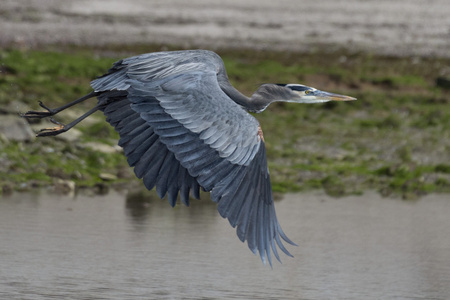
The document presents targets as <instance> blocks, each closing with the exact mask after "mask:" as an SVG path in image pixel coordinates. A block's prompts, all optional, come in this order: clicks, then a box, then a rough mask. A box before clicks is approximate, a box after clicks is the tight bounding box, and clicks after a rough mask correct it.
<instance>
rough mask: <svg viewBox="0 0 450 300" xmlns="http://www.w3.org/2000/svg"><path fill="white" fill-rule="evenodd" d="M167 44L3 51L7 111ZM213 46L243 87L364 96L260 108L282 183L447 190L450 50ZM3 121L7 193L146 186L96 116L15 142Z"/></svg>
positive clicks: (339, 189) (62, 97)
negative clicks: (273, 85) (269, 85)
mask: <svg viewBox="0 0 450 300" xmlns="http://www.w3.org/2000/svg"><path fill="white" fill-rule="evenodd" d="M178 48H179V47H178ZM162 49H171V48H170V47H167V46H165V45H124V46H118V45H117V46H111V45H109V46H99V47H88V46H73V45H47V46H45V47H41V49H40V50H23V49H22V50H18V49H16V48H10V49H8V50H2V51H0V58H1V61H2V66H1V72H0V103H1V105H2V107H3V108H4V109H3V114H2V116H1V117H2V118H4V117H5V116H8V118H10V115H11V114H12V115H14V116H16V117H17V114H18V113H20V112H25V111H27V110H29V109H37V108H38V105H37V102H38V101H43V102H44V103H45V104H47V105H48V106H50V107H55V106H58V105H61V104H63V103H66V102H68V101H71V100H73V99H76V98H78V97H80V96H81V95H84V94H86V93H88V92H89V91H90V87H89V82H90V80H91V79H93V78H95V77H96V76H99V75H101V74H103V73H104V72H105V71H106V70H107V69H108V68H109V67H110V66H111V64H112V63H113V62H114V61H116V60H118V59H120V58H122V57H124V56H129V55H133V54H137V53H143V52H151V51H159V50H162ZM218 52H219V54H221V56H222V57H223V59H224V61H225V64H226V67H227V71H228V74H229V77H230V81H231V82H232V83H233V85H234V86H236V88H238V89H239V90H241V91H242V92H244V93H245V94H247V95H251V93H252V92H253V91H254V90H255V89H256V88H257V86H258V85H259V84H261V83H265V82H286V83H289V82H296V83H303V84H306V85H310V86H314V87H316V88H319V89H323V90H327V91H332V92H336V93H342V94H347V95H351V96H354V97H357V98H358V101H354V102H351V103H326V104H318V105H299V104H289V103H284V104H283V103H278V104H274V105H271V106H270V107H269V109H268V110H267V111H265V112H263V113H261V114H257V115H255V117H256V118H258V120H259V121H260V123H261V126H262V128H263V130H264V136H265V139H266V146H267V154H268V161H269V168H270V171H271V179H272V183H273V188H274V191H275V192H282V193H284V192H288V191H301V190H309V189H316V188H322V189H324V190H325V191H326V192H327V193H328V194H330V195H333V196H342V195H347V194H355V193H361V192H362V191H364V190H366V189H376V190H378V191H380V192H381V193H382V194H383V195H386V196H387V195H392V194H395V195H400V196H402V197H404V198H415V197H418V196H420V195H423V194H426V193H430V192H450V165H449V164H448V162H449V161H450V121H449V120H450V112H449V111H448V109H447V108H448V105H449V102H450V89H449V87H448V74H449V73H448V72H449V66H450V60H449V59H445V58H430V57H428V58H424V57H413V58H410V57H391V56H383V55H373V54H367V53H363V52H361V53H353V52H347V51H336V52H332V53H318V52H316V53H299V52H285V51H283V52H278V51H255V50H235V49H231V50H226V49H222V50H221V51H218ZM92 105H93V102H91V103H83V104H81V105H80V106H79V107H77V108H74V109H73V110H71V111H69V112H67V113H66V114H62V115H61V116H59V117H58V120H59V121H62V122H63V123H68V122H70V121H71V120H73V119H74V118H76V116H79V115H81V114H82V113H83V111H85V110H87V109H88V108H90V107H92ZM13 119H14V118H13ZM17 119H19V118H18V117H17V118H16V119H15V121H14V122H16V121H17ZM20 121H24V120H22V119H20ZM21 124H22V125H23V123H21ZM22 125H21V126H22ZM25 125H26V126H28V125H27V124H25ZM26 126H25V128H26ZM48 126H52V124H49V122H48V121H43V122H42V123H34V124H30V128H32V129H33V130H37V129H39V128H43V127H48ZM0 127H1V126H0ZM2 128H3V130H4V133H3V134H2V139H0V147H1V149H2V154H1V155H0V180H1V186H2V189H3V191H4V192H8V191H11V190H28V189H30V188H35V187H43V186H53V187H54V188H56V189H62V191H65V190H73V189H77V188H83V187H89V188H92V187H95V188H96V189H97V190H99V191H103V190H104V189H105V188H108V187H110V186H114V185H121V186H127V185H130V184H131V185H132V186H136V187H137V186H142V185H141V184H140V183H139V181H138V180H137V179H135V178H134V175H133V172H132V170H131V168H129V167H128V166H127V163H126V158H125V157H124V155H123V154H122V153H121V149H120V148H119V147H117V146H115V145H116V144H117V139H118V136H117V134H116V133H115V132H114V130H113V129H112V128H111V127H110V126H109V125H108V124H107V123H106V122H105V120H104V117H103V116H102V115H101V114H99V113H98V114H96V115H94V116H92V117H91V118H90V119H88V120H86V121H84V122H82V123H81V124H79V126H77V127H76V129H73V130H71V132H68V133H66V134H63V135H61V136H60V137H59V138H39V139H35V138H34V137H32V136H30V134H28V135H27V136H28V137H27V138H25V139H23V140H15V139H14V138H8V137H7V133H8V132H10V130H11V128H12V127H11V126H7V125H6V126H3V127H2ZM26 130H27V129H26ZM28 131H29V130H28ZM17 136H18V135H16V134H14V135H13V137H17Z"/></svg>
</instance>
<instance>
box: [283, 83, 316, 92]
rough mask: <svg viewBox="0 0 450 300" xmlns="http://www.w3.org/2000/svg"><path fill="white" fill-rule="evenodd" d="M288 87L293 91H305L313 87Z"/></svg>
mask: <svg viewBox="0 0 450 300" xmlns="http://www.w3.org/2000/svg"><path fill="white" fill-rule="evenodd" d="M288 88H290V89H291V90H293V91H299V92H304V91H307V90H310V89H311V88H310V87H308V86H303V85H289V86H288Z"/></svg>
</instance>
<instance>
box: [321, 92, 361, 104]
mask: <svg viewBox="0 0 450 300" xmlns="http://www.w3.org/2000/svg"><path fill="white" fill-rule="evenodd" d="M314 96H315V98H316V100H317V101H318V102H319V101H324V102H325V101H353V100H356V98H353V97H350V96H345V95H339V94H333V93H328V92H323V91H315V92H314Z"/></svg>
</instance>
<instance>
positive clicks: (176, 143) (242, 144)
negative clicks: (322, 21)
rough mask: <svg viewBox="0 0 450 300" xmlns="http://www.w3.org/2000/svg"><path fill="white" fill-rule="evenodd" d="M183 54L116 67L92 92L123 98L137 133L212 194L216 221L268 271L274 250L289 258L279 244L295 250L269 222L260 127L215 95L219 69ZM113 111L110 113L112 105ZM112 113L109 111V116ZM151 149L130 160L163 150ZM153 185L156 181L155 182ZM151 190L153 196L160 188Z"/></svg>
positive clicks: (207, 59) (199, 55) (206, 59)
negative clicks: (224, 222)
mask: <svg viewBox="0 0 450 300" xmlns="http://www.w3.org/2000/svg"><path fill="white" fill-rule="evenodd" d="M189 54H190V57H187V56H186V53H183V54H182V56H180V55H176V53H172V56H173V57H170V56H171V54H170V53H168V54H165V57H164V58H166V60H162V61H161V58H162V57H161V56H160V57H157V58H155V57H156V56H152V55H147V56H145V57H141V58H140V59H137V58H131V59H128V60H127V61H123V62H119V63H118V64H116V65H115V66H114V67H113V69H112V70H111V71H110V73H109V74H107V75H106V76H104V77H102V78H99V79H97V80H96V81H94V82H93V84H92V85H93V87H94V88H95V89H96V91H105V90H119V91H120V90H123V91H126V98H127V100H128V101H129V103H130V104H129V107H130V108H131V110H133V111H134V112H135V113H137V114H138V115H139V120H141V121H134V122H137V123H139V124H137V123H136V124H137V126H144V127H145V126H148V128H147V129H146V130H147V131H148V130H151V131H152V132H153V133H154V134H155V135H156V137H157V138H156V139H155V142H154V143H156V141H157V142H158V143H160V144H161V145H164V146H165V149H166V151H167V153H169V154H167V153H166V154H165V156H167V155H171V154H173V156H174V158H175V160H176V162H174V161H172V162H171V163H172V164H179V165H180V167H181V168H184V169H186V170H187V171H188V175H189V176H190V177H192V178H195V180H196V182H197V183H198V184H199V185H200V186H201V187H202V188H203V189H205V190H206V191H211V198H212V200H213V201H215V202H217V203H218V211H219V213H220V214H221V216H222V217H224V218H228V220H229V222H230V224H231V225H232V226H233V227H236V228H237V235H238V237H239V238H240V240H241V241H243V242H244V241H247V243H248V246H249V248H250V249H251V250H252V251H253V252H254V253H256V252H257V251H258V252H259V254H260V256H261V259H262V260H263V262H265V258H266V256H267V258H268V260H269V263H271V251H270V249H272V251H273V253H274V255H275V256H276V258H277V259H278V260H279V256H278V253H277V248H276V244H277V245H278V247H279V248H280V249H282V251H283V252H285V253H286V254H287V255H290V253H289V252H288V251H287V250H286V248H285V247H284V246H283V244H282V242H281V239H284V240H285V241H287V242H288V243H291V244H293V243H292V242H291V241H290V240H289V239H288V238H287V237H286V235H285V234H284V233H283V231H282V229H281V227H280V225H279V223H278V221H277V218H276V215H275V209H274V202H273V198H272V190H271V185H270V177H269V172H268V168H267V161H266V153H265V146H264V142H263V141H262V140H261V138H260V136H259V135H258V131H259V123H258V122H257V120H256V119H255V118H253V117H252V116H251V115H249V114H248V113H246V112H245V111H244V110H243V109H242V108H241V107H240V106H239V105H237V104H236V103H235V102H234V101H232V100H231V99H230V98H229V97H228V96H227V95H226V94H225V93H224V92H223V91H222V90H221V89H220V86H219V83H218V81H217V72H218V71H219V70H220V69H221V68H222V69H223V65H222V64H223V63H222V61H221V60H220V58H218V56H217V55H215V54H214V55H212V54H211V53H210V52H207V53H205V52H200V51H196V52H195V51H194V52H190V53H189ZM183 66H184V67H183ZM108 102H111V101H110V100H108ZM111 103H112V104H108V105H114V101H112V102H111ZM108 105H106V108H105V114H107V111H108ZM113 113H114V109H110V112H109V114H110V115H111V114H113ZM107 115H108V114H107ZM142 121H143V122H144V123H142ZM124 126H125V127H126V126H127V125H126V124H124ZM149 128H150V129H149ZM130 129H131V128H130ZM140 131H142V129H136V130H135V131H134V132H135V136H134V137H133V139H136V138H137V139H138V140H139V135H136V132H140ZM119 133H120V135H121V139H124V140H127V139H128V138H129V137H128V135H130V133H129V132H126V131H122V132H121V131H120V130H119ZM147 135H148V133H147ZM152 145H153V144H152ZM152 145H147V146H146V147H141V148H142V149H141V150H139V151H137V150H134V155H136V154H137V155H139V153H143V154H144V153H147V152H148V150H147V148H155V149H161V145H159V146H152ZM163 148H164V147H163ZM162 152H164V150H162ZM150 153H153V152H152V151H150ZM126 154H127V151H126ZM128 157H129V160H130V156H129V155H128ZM133 157H136V156H133ZM148 159H150V158H148ZM153 160H155V159H153ZM167 167H168V166H164V163H159V166H158V167H157V168H152V164H151V163H149V164H147V168H152V172H156V173H158V172H159V173H163V174H166V173H167V174H169V173H170V172H168V171H166V170H165V168H167ZM184 176H185V175H184ZM189 176H188V177H184V178H186V179H187V180H188V179H189ZM153 177H154V178H159V176H158V174H153ZM165 177H167V176H166V175H165ZM178 178H180V176H178ZM168 180H169V181H170V180H171V179H168ZM144 181H145V177H144ZM166 181H167V179H166ZM155 184H156V189H157V190H158V182H155ZM150 186H151V184H150ZM147 187H149V186H147ZM189 187H191V188H194V187H193V186H192V185H189Z"/></svg>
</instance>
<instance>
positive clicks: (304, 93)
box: [278, 83, 356, 103]
mask: <svg viewBox="0 0 450 300" xmlns="http://www.w3.org/2000/svg"><path fill="white" fill-rule="evenodd" d="M278 86H282V87H284V88H287V89H289V90H290V93H291V94H292V98H291V99H287V101H288V102H296V103H321V102H328V101H351V100H356V98H353V97H350V96H345V95H339V94H333V93H329V92H325V91H320V90H318V89H315V88H313V87H310V86H306V85H301V84H294V83H291V84H278Z"/></svg>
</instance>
